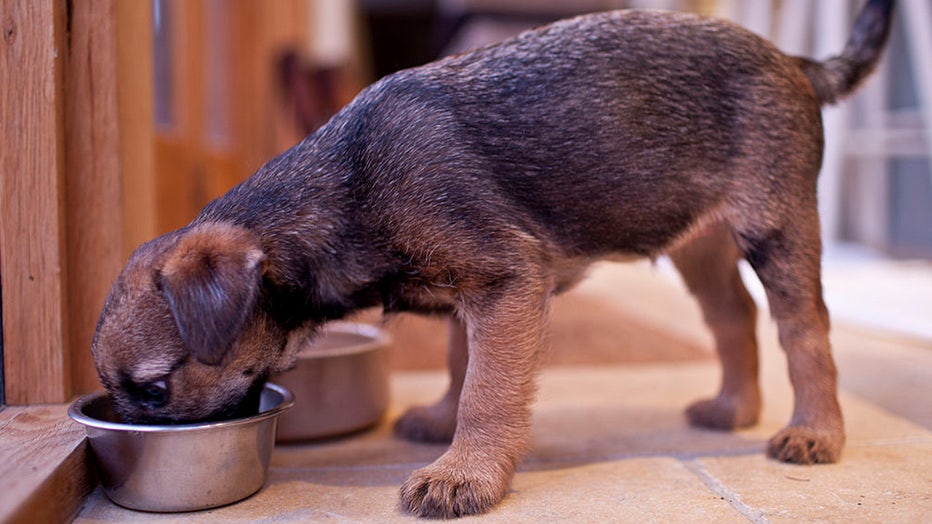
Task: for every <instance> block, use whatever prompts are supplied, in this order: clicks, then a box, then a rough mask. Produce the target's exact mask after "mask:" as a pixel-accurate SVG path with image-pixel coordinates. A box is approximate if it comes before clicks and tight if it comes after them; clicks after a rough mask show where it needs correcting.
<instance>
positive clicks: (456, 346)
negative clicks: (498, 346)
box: [395, 316, 469, 442]
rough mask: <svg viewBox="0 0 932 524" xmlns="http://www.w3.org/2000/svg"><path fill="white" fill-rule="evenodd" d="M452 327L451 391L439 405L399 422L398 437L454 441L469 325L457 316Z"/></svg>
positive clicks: (408, 413)
mask: <svg viewBox="0 0 932 524" xmlns="http://www.w3.org/2000/svg"><path fill="white" fill-rule="evenodd" d="M449 325H450V338H449V343H448V345H447V365H448V366H449V370H450V387H449V389H447V392H446V394H445V395H444V396H443V398H441V399H440V400H439V401H438V402H437V403H435V404H433V405H430V406H417V407H413V408H411V409H409V410H408V411H406V412H405V413H404V414H403V415H402V416H401V417H400V418H399V419H398V421H397V422H395V434H396V435H398V436H400V437H402V438H405V439H408V440H412V441H415V442H450V441H451V440H452V439H453V432H454V431H455V430H456V412H457V409H458V407H459V402H460V391H461V390H462V389H463V381H464V380H465V379H466V364H467V362H468V361H469V352H468V349H467V344H468V341H467V338H466V325H465V324H464V323H463V321H462V320H460V319H459V318H457V317H456V316H451V317H450V321H449Z"/></svg>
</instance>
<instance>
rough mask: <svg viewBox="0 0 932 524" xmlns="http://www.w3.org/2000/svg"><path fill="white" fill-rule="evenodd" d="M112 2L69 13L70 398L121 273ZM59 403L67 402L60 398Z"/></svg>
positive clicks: (80, 389)
mask: <svg viewBox="0 0 932 524" xmlns="http://www.w3.org/2000/svg"><path fill="white" fill-rule="evenodd" d="M113 4H114V2H113V1H112V0H111V1H99V2H87V3H82V4H80V5H76V6H74V8H73V9H72V11H71V13H70V15H71V16H70V20H69V24H68V26H69V27H70V32H69V34H68V39H69V40H68V42H67V46H66V49H65V51H66V56H67V61H66V69H65V93H64V94H65V217H66V220H65V224H66V231H65V232H66V238H67V242H66V245H67V257H68V263H69V264H68V265H69V275H70V278H69V279H68V288H67V291H68V308H69V327H70V330H69V346H68V347H69V349H70V353H71V354H70V357H71V359H70V362H71V366H70V367H71V376H72V385H73V391H72V393H84V392H88V391H91V390H93V389H96V388H97V387H99V383H98V381H97V374H96V373H95V371H94V363H93V360H92V358H91V351H90V348H91V339H92V338H93V336H94V327H95V325H96V322H97V315H98V314H99V312H100V309H101V307H102V306H103V303H104V300H105V299H106V297H107V292H108V291H109V289H110V283H111V282H112V281H113V278H114V277H115V276H116V274H117V272H118V271H119V269H120V259H121V247H122V246H121V243H120V236H121V232H122V225H121V223H120V218H121V216H120V209H121V207H120V206H121V198H122V195H121V190H120V151H119V146H120V142H119V129H118V127H117V89H118V88H117V67H116V66H117V61H116V28H115V25H116V19H115V16H114V5H113ZM63 400H65V399H63Z"/></svg>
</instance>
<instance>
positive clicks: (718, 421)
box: [686, 395, 760, 430]
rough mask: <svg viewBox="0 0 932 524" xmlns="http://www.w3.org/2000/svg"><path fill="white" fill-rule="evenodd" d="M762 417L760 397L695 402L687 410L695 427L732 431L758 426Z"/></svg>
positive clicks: (725, 397) (722, 398) (721, 397)
mask: <svg viewBox="0 0 932 524" xmlns="http://www.w3.org/2000/svg"><path fill="white" fill-rule="evenodd" d="M759 415H760V401H759V400H758V397H755V396H749V397H748V398H747V399H746V400H742V399H737V398H734V397H729V396H725V395H719V396H717V397H715V398H712V399H707V400H700V401H698V402H694V403H693V404H691V405H690V406H689V407H688V408H687V409H686V417H687V418H688V419H689V423H690V424H691V425H693V426H698V427H703V428H711V429H724V430H731V429H737V428H746V427H748V426H753V425H754V424H757V420H758V416H759Z"/></svg>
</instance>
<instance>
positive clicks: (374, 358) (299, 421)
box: [274, 322, 390, 442]
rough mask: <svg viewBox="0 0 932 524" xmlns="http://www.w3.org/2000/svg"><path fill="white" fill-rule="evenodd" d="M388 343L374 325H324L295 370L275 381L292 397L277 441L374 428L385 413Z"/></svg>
mask: <svg viewBox="0 0 932 524" xmlns="http://www.w3.org/2000/svg"><path fill="white" fill-rule="evenodd" d="M389 342H390V340H389V336H388V335H387V334H386V333H385V332H384V331H382V330H380V329H379V328H377V327H375V326H370V325H367V324H357V323H352V322H334V323H331V324H328V325H327V326H325V327H324V328H323V330H322V331H321V333H320V334H318V335H317V337H315V338H314V339H313V340H312V341H311V342H310V343H309V344H308V345H307V346H306V347H305V348H303V349H302V350H301V352H300V353H299V354H298V359H297V362H296V363H295V367H294V368H292V369H291V370H289V371H287V372H285V373H283V374H280V375H277V376H276V377H274V380H275V382H277V383H279V384H281V385H283V386H285V387H286V388H288V389H290V390H291V391H293V392H294V395H295V406H294V409H292V410H290V411H288V413H285V414H283V415H282V418H281V421H280V422H279V425H278V440H279V442H286V441H287V442H293V441H300V440H312V439H318V438H324V437H334V436H338V435H343V434H346V433H350V432H353V431H357V430H361V429H364V428H366V427H369V426H372V425H374V424H375V423H377V422H378V421H379V420H380V419H381V418H382V416H383V415H384V414H385V411H386V410H387V408H388V369H387V366H386V362H385V360H386V357H385V351H386V350H387V348H388V345H389Z"/></svg>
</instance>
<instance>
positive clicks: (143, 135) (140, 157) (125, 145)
mask: <svg viewBox="0 0 932 524" xmlns="http://www.w3.org/2000/svg"><path fill="white" fill-rule="evenodd" d="M116 20H117V24H116V47H117V49H116V53H117V54H116V59H117V79H116V85H118V86H119V89H118V90H117V106H118V107H119V111H118V115H117V122H118V126H119V130H120V132H119V141H120V145H119V154H120V166H119V169H120V181H121V182H122V198H123V208H122V217H123V230H122V236H123V241H122V257H121V258H122V259H123V260H125V259H126V258H128V257H129V255H130V253H132V251H133V250H134V249H136V247H137V246H139V245H140V244H142V243H143V242H145V241H147V240H149V239H151V238H152V237H154V236H155V235H156V232H157V229H156V207H155V206H156V199H155V192H156V177H155V143H154V140H155V136H154V135H155V132H154V129H155V127H154V126H155V124H154V117H153V114H154V110H153V106H154V102H153V82H152V75H153V71H152V6H151V5H150V3H149V2H125V1H117V2H116Z"/></svg>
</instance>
